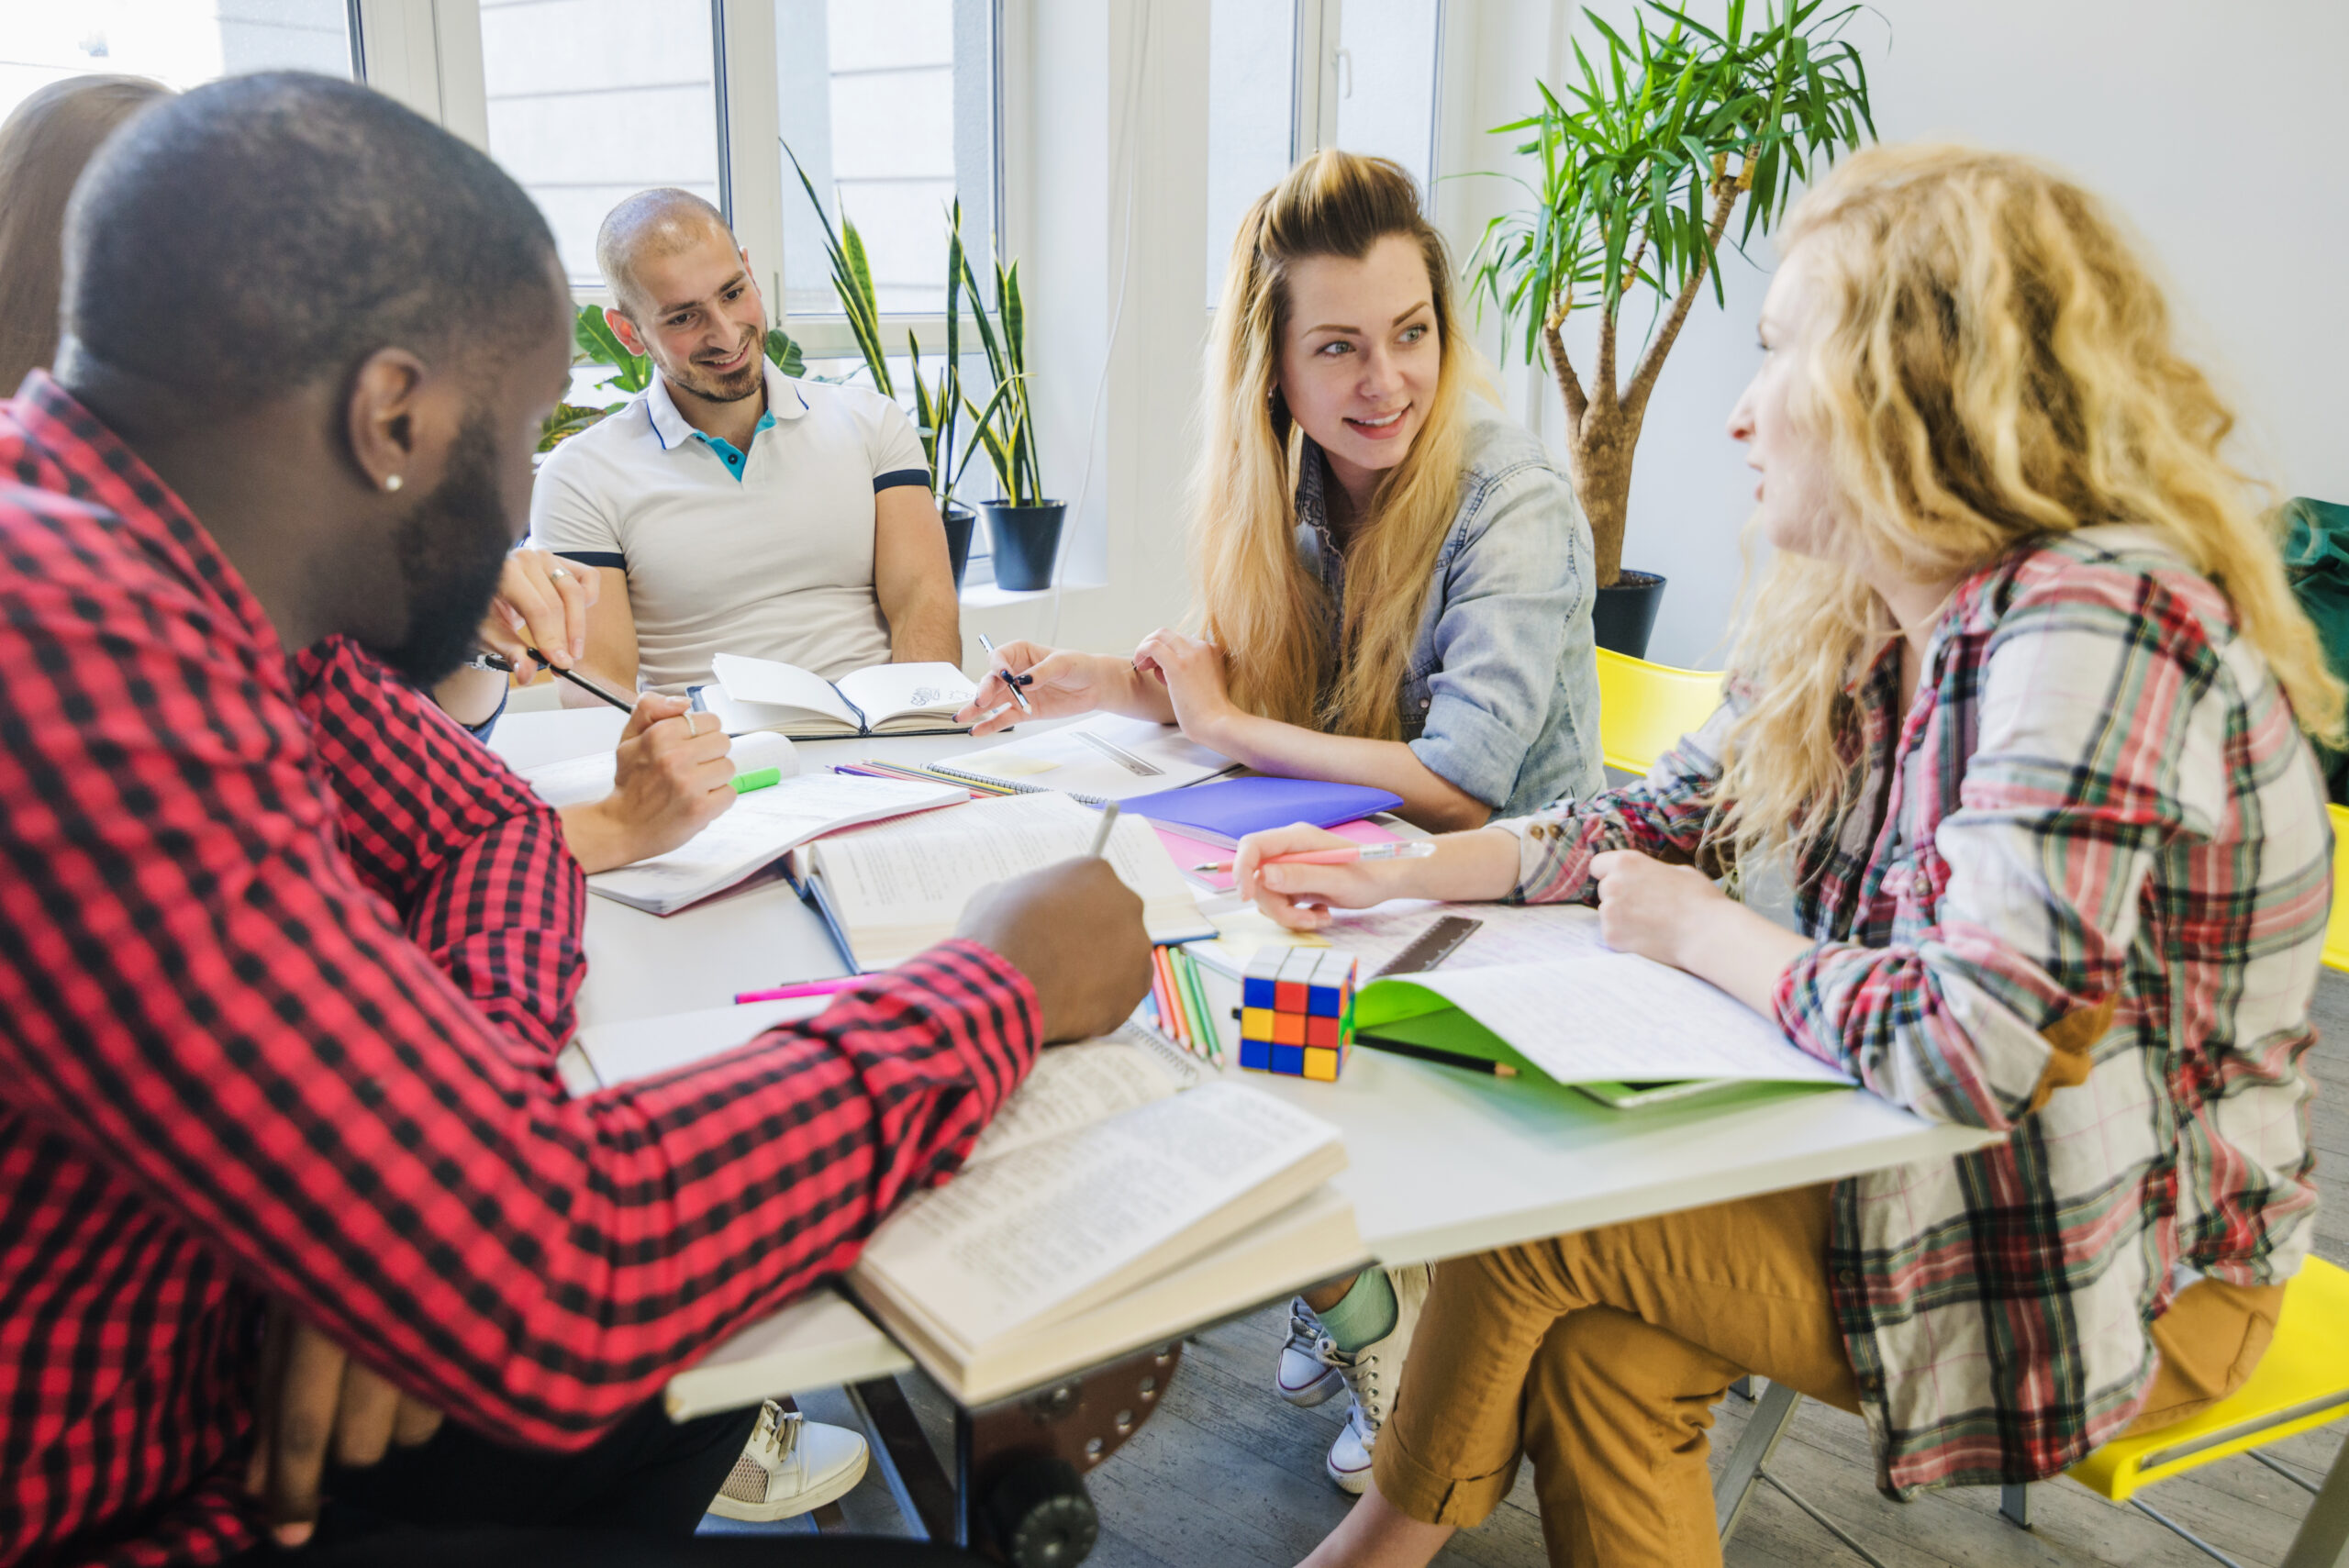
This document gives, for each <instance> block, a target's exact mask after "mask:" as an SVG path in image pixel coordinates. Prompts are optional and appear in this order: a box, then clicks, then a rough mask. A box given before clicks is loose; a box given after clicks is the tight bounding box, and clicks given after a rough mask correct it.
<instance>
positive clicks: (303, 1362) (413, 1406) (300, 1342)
mask: <svg viewBox="0 0 2349 1568" xmlns="http://www.w3.org/2000/svg"><path fill="white" fill-rule="evenodd" d="M260 1396H261V1397H260V1399H259V1401H258V1407H259V1410H260V1416H261V1419H260V1422H259V1424H258V1425H257V1427H256V1428H255V1430H254V1433H253V1451H252V1457H251V1459H250V1461H248V1462H247V1463H246V1466H245V1493H246V1495H247V1496H251V1497H257V1498H260V1499H261V1500H262V1504H263V1507H264V1508H265V1509H266V1511H267V1513H268V1516H269V1524H270V1533H271V1535H273V1537H274V1538H275V1539H276V1540H277V1543H278V1544H279V1545H280V1546H285V1547H294V1546H300V1545H301V1544H302V1543H303V1542H305V1541H306V1540H309V1539H310V1533H311V1531H312V1530H313V1529H316V1528H317V1519H318V1505H319V1502H320V1497H319V1489H318V1484H319V1480H320V1478H321V1477H322V1476H323V1474H324V1473H325V1471H326V1465H327V1460H328V1445H329V1443H331V1445H332V1455H333V1459H334V1462H336V1463H338V1464H345V1465H369V1464H373V1463H374V1462H376V1461H378V1460H380V1459H382V1458H383V1457H384V1453H385V1452H386V1451H388V1450H389V1449H390V1447H391V1445H392V1444H394V1443H397V1444H399V1445H400V1446H401V1447H402V1448H414V1447H415V1446H416V1445H417V1444H418V1443H421V1442H423V1441H425V1440H428V1439H429V1438H430V1437H431V1436H432V1434H433V1433H434V1432H436V1431H438V1430H440V1411H438V1410H436V1409H434V1408H433V1407H431V1406H429V1405H427V1404H425V1403H424V1402H423V1401H422V1400H420V1399H417V1398H414V1397H412V1396H408V1395H406V1394H402V1393H401V1392H400V1391H399V1390H398V1389H396V1388H395V1387H393V1386H392V1385H390V1384H389V1383H387V1382H385V1381H384V1379H383V1378H381V1377H379V1376H378V1375H376V1374H375V1373H373V1372H371V1371H369V1370H368V1369H367V1368H366V1367H364V1366H362V1365H361V1364H360V1363H359V1362H355V1361H352V1360H351V1358H350V1357H349V1356H348V1355H346V1354H345V1353H344V1352H343V1350H342V1347H341V1346H340V1345H338V1344H336V1343H335V1342H334V1341H333V1340H329V1339H328V1338H327V1337H326V1336H325V1335H324V1334H321V1333H320V1332H318V1331H317V1329H313V1328H311V1327H310V1326H309V1325H308V1324H307V1323H305V1322H303V1321H302V1320H301V1319H300V1318H296V1317H295V1316H294V1314H293V1313H292V1312H290V1311H288V1310H287V1309H286V1308H285V1307H284V1306H283V1305H281V1304H278V1303H274V1302H273V1303H272V1304H271V1306H270V1311H269V1337H268V1340H267V1341H266V1343H265V1345H264V1348H263V1350H262V1368H261V1389H260Z"/></svg>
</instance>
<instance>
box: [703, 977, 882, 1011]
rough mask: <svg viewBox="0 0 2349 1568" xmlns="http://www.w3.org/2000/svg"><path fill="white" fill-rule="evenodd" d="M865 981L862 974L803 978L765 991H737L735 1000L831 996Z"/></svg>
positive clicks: (779, 999)
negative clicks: (818, 978)
mask: <svg viewBox="0 0 2349 1568" xmlns="http://www.w3.org/2000/svg"><path fill="white" fill-rule="evenodd" d="M863 983H864V976H863V975H862V974H843V975H841V976H840V977H839V978H838V979H836V980H803V981H800V982H799V983H798V984H796V985H777V986H774V987H772V988H771V989H768V990H765V991H737V992H735V993H734V1000H735V1002H736V1003H737V1004H738V1005H739V1004H740V1003H743V1002H788V1001H790V1000H791V999H792V998H793V997H794V996H829V995H831V994H832V993H833V992H835V991H845V990H847V989H848V988H849V987H850V986H852V985H861V984H863Z"/></svg>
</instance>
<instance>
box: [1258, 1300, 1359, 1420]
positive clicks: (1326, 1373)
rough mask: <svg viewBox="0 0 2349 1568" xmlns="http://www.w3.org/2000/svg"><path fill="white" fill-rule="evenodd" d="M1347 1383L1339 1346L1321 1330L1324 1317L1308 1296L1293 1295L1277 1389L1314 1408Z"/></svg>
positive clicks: (1276, 1377)
mask: <svg viewBox="0 0 2349 1568" xmlns="http://www.w3.org/2000/svg"><path fill="white" fill-rule="evenodd" d="M1345 1385H1346V1379H1345V1374H1344V1373H1341V1372H1340V1371H1339V1370H1338V1347H1337V1346H1335V1345H1333V1344H1331V1343H1330V1336H1329V1335H1327V1334H1325V1333H1323V1332H1322V1331H1321V1319H1320V1318H1316V1317H1315V1316H1314V1315H1313V1308H1311V1307H1308V1306H1306V1305H1305V1297H1303V1296H1291V1297H1289V1302H1288V1342H1287V1343H1286V1344H1284V1345H1283V1346H1281V1364H1280V1369H1279V1370H1278V1371H1277V1372H1275V1373H1274V1374H1273V1388H1274V1391H1275V1393H1277V1394H1279V1395H1280V1396H1281V1397H1282V1398H1284V1399H1286V1400H1287V1401H1288V1402H1289V1403H1290V1404H1292V1405H1300V1406H1304V1407H1308V1408H1310V1407H1313V1406H1315V1405H1319V1404H1320V1403H1321V1402H1322V1401H1323V1400H1324V1399H1327V1398H1329V1397H1330V1396H1331V1395H1333V1394H1335V1393H1337V1392H1338V1390H1340V1389H1341V1388H1343V1387H1344V1386H1345Z"/></svg>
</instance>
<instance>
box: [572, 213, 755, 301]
mask: <svg viewBox="0 0 2349 1568" xmlns="http://www.w3.org/2000/svg"><path fill="white" fill-rule="evenodd" d="M712 233H717V234H722V235H724V236H726V245H727V249H728V250H732V249H733V248H734V231H733V230H732V229H730V228H727V227H726V215H725V214H724V213H722V212H719V211H718V209H717V208H716V207H714V206H710V205H709V203H707V202H706V201H704V200H703V199H702V198H701V197H699V196H697V195H694V194H693V193H692V192H691V191H681V190H678V189H676V188H675V187H674V186H670V185H662V186H659V187H657V188H655V189H653V190H650V191H639V192H637V193H636V195H632V196H630V197H629V198H628V200H626V201H624V202H622V203H620V205H619V206H616V207H614V208H613V209H612V210H611V211H609V212H607V213H606V214H605V215H604V222H603V226H602V227H601V228H597V229H596V268H597V269H598V270H599V271H601V272H603V274H604V282H605V283H606V284H608V285H609V286H610V288H611V291H612V295H613V297H614V298H616V299H617V300H618V301H619V306H620V314H621V315H623V316H627V317H629V320H631V321H633V320H635V319H636V317H634V316H633V315H631V314H630V312H631V311H632V310H634V309H635V308H636V307H637V306H642V305H647V304H656V303H658V302H657V301H647V300H646V299H645V298H644V296H643V291H642V290H640V289H639V288H638V287H637V286H636V264H637V263H638V262H639V261H644V260H646V259H648V258H650V257H654V256H674V255H675V254H676V253H677V252H678V251H680V250H685V249H687V248H688V247H690V246H692V245H694V244H696V243H698V242H699V241H700V240H701V239H703V237H705V236H706V235H708V234H712Z"/></svg>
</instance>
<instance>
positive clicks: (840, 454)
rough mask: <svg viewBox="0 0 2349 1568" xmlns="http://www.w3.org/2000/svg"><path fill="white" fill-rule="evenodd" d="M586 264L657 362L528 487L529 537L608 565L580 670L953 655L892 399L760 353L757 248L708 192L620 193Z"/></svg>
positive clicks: (951, 617) (928, 520) (618, 674)
mask: <svg viewBox="0 0 2349 1568" xmlns="http://www.w3.org/2000/svg"><path fill="white" fill-rule="evenodd" d="M596 263H597V265H598V266H599V267H601V269H602V270H603V273H604V280H605V282H606V283H607V284H610V286H611V290H612V295H613V301H614V303H613V305H612V307H611V308H610V309H608V310H607V311H606V312H605V313H604V316H605V319H606V320H607V322H609V323H610V325H611V328H612V331H613V332H614V334H615V335H617V336H618V339H619V340H620V341H621V342H622V343H623V344H624V345H626V346H627V348H628V350H629V352H631V353H639V354H644V355H647V356H648V357H650V358H651V361H652V363H653V367H654V369H655V372H656V374H655V375H654V377H653V380H652V384H651V386H650V387H648V388H646V389H645V391H644V392H643V393H641V394H640V395H638V397H637V398H636V400H635V401H634V402H632V403H630V404H629V405H628V406H626V407H624V408H622V409H621V410H620V411H619V412H618V413H617V414H614V415H612V416H611V417H609V418H607V419H605V420H604V421H602V422H601V423H600V424H597V425H596V426H594V427H592V428H589V429H586V430H584V431H582V432H581V433H580V434H578V435H576V436H573V437H572V438H571V439H569V440H567V441H565V442H564V443H563V444H562V446H560V447H558V448H557V449H555V451H554V453H553V454H552V455H551V456H550V457H549V458H548V459H547V461H546V464H545V466H544V467H543V468H542V469H541V470H540V473H539V481H538V486H537V489H536V490H535V492H534V493H533V495H532V500H531V506H530V530H531V534H532V536H533V538H534V539H535V541H536V542H537V543H538V544H540V545H541V546H543V547H544V548H546V549H548V550H553V551H554V552H555V553H556V554H558V555H562V556H565V557H568V558H569V559H571V560H573V561H574V562H582V563H584V564H585V565H587V566H591V567H594V568H596V570H597V571H598V572H600V573H602V574H603V578H604V581H603V584H602V592H601V594H600V595H599V597H598V599H597V602H596V608H595V610H594V612H593V613H592V614H591V615H590V617H589V618H588V630H587V656H586V658H585V659H584V661H583V663H584V667H585V668H587V669H588V670H590V671H592V672H594V673H597V674H600V675H602V676H604V677H605V678H606V679H607V680H608V681H611V682H613V683H615V684H619V685H622V686H624V687H629V688H633V687H634V686H635V685H637V684H639V683H641V684H643V685H645V686H647V687H649V688H651V689H653V690H657V691H669V692H674V691H681V690H684V689H685V688H686V687H688V686H691V685H697V684H702V683H704V682H707V681H708V680H709V679H710V660H711V658H712V656H713V655H715V654H718V653H745V654H750V655H751V656H753V657H756V658H762V659H776V660H781V661H782V662H785V663H786V664H797V665H800V666H801V667H803V668H806V669H809V670H813V671H815V672H816V673H818V674H819V675H822V676H824V677H825V678H826V679H828V680H829V679H836V678H838V677H840V676H841V675H845V674H848V673H850V672H852V671H854V670H859V669H862V668H863V667H864V666H866V665H868V664H883V663H889V662H898V663H907V662H921V661H928V660H938V661H942V662H946V663H950V664H958V665H959V664H960V663H961V662H962V659H963V639H962V631H961V628H960V625H959V623H958V618H957V615H956V606H955V595H954V578H953V572H952V568H951V567H950V566H949V564H948V562H947V554H946V532H945V528H944V526H943V525H942V524H941V522H940V521H939V517H938V508H937V506H935V505H933V504H932V502H931V500H930V468H929V465H928V462H927V460H926V459H925V458H924V457H923V455H922V449H921V438H920V437H919V435H918V434H917V433H916V431H915V429H914V428H913V424H912V422H911V421H910V420H908V419H907V417H906V416H905V412H904V410H902V409H900V408H899V407H898V406H896V404H895V403H893V402H891V401H890V400H889V399H888V398H886V397H884V396H882V395H880V394H879V393H877V392H874V391H870V390H868V389H866V388H863V387H856V386H841V385H830V384H825V383H822V382H811V381H795V380H793V379H791V378H790V377H788V376H785V374H784V373H782V372H781V371H779V370H777V369H776V368H775V367H774V366H773V365H772V364H770V363H769V362H768V361H767V359H766V356H765V353H764V344H765V339H766V329H767V317H766V307H765V306H764V304H763V302H762V300H761V298H760V295H759V285H758V280H757V279H756V277H754V276H753V275H752V272H751V258H750V253H749V252H748V251H746V250H743V249H742V248H741V247H740V246H739V245H737V244H736V243H735V241H734V236H733V235H732V234H731V233H730V232H729V230H728V228H727V227H726V220H725V219H724V218H723V217H720V216H719V214H718V209H717V208H716V207H713V206H710V205H709V204H708V203H707V202H706V201H703V200H702V199H701V198H700V197H699V196H696V195H689V194H687V193H686V192H684V191H674V190H653V191H642V192H640V193H638V194H637V195H633V196H630V197H629V198H628V200H626V201H624V202H622V203H620V205H619V206H617V207H614V208H613V209H612V211H611V214H610V216H608V217H606V218H605V219H604V227H603V228H602V230H601V232H599V233H598V234H597V235H596Z"/></svg>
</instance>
